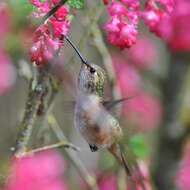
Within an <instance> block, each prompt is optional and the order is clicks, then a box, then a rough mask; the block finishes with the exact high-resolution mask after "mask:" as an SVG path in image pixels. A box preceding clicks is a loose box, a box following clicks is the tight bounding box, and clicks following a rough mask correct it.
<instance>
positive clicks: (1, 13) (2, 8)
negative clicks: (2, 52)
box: [0, 3, 11, 46]
mask: <svg viewBox="0 0 190 190" xmlns="http://www.w3.org/2000/svg"><path fill="white" fill-rule="evenodd" d="M0 18H1V19H0V24H1V27H0V38H1V39H0V46H2V45H3V44H2V43H3V39H4V37H5V36H6V35H7V33H8V32H9V31H10V25H11V23H10V22H11V21H10V16H9V12H8V9H7V7H6V5H5V4H4V3H0Z"/></svg>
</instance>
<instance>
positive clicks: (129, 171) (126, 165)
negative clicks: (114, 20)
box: [120, 149, 132, 176]
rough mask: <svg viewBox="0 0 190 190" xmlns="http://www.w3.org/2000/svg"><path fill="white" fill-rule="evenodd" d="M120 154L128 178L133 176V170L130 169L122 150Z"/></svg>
mask: <svg viewBox="0 0 190 190" xmlns="http://www.w3.org/2000/svg"><path fill="white" fill-rule="evenodd" d="M120 154H121V160H122V164H123V166H124V168H125V171H126V174H127V175H128V176H132V173H131V170H130V169H129V164H128V163H127V161H126V159H125V157H124V154H123V152H122V150H121V149H120Z"/></svg>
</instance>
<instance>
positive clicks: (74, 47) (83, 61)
mask: <svg viewBox="0 0 190 190" xmlns="http://www.w3.org/2000/svg"><path fill="white" fill-rule="evenodd" d="M64 37H65V39H66V40H67V42H68V43H69V44H70V45H71V46H72V48H73V49H74V50H75V52H76V53H77V54H78V56H79V58H80V60H81V62H82V63H83V64H85V65H86V66H88V67H91V66H90V64H89V62H88V61H87V59H85V58H84V57H83V56H82V54H81V52H80V51H79V49H78V48H77V47H76V46H75V45H74V43H73V42H72V41H71V40H70V39H69V37H68V36H64Z"/></svg>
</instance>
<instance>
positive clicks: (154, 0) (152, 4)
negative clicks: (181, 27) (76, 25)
mask: <svg viewBox="0 0 190 190" xmlns="http://www.w3.org/2000/svg"><path fill="white" fill-rule="evenodd" d="M142 2H143V1H142ZM140 3H141V1H140V0H120V1H115V0H112V1H106V3H105V4H106V5H107V6H108V13H109V15H110V17H111V18H110V19H109V21H108V22H107V23H106V24H105V30H106V32H107V35H108V41H109V42H110V43H111V44H113V45H115V46H118V47H120V48H122V49H123V48H129V47H131V46H132V45H133V44H135V42H136V36H137V33H138V30H137V28H138V22H139V18H142V19H143V20H144V22H145V24H146V25H147V26H148V27H149V28H150V31H152V32H154V33H156V34H157V35H160V33H159V25H160V23H161V22H162V21H164V20H165V19H167V18H168V17H169V16H170V14H171V13H172V11H173V8H174V0H146V2H145V6H144V8H141V6H140ZM116 28H117V30H115V29H116Z"/></svg>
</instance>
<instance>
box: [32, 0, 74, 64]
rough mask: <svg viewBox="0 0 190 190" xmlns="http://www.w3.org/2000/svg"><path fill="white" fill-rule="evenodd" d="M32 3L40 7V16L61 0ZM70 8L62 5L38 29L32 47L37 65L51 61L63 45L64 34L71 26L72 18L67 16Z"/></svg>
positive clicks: (33, 0)
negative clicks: (69, 18)
mask: <svg viewBox="0 0 190 190" xmlns="http://www.w3.org/2000/svg"><path fill="white" fill-rule="evenodd" d="M31 3H32V4H33V5H34V6H36V7H37V8H38V16H43V15H44V14H46V13H47V12H49V11H50V9H51V8H53V7H54V6H55V4H57V3H59V0H52V1H44V2H41V1H38V0H31ZM68 14H69V9H68V7H66V6H61V7H60V8H59V9H58V10H57V12H56V13H55V14H54V16H52V17H50V18H49V19H48V20H47V23H45V24H43V25H41V26H40V27H39V28H38V29H37V30H36V31H35V35H34V39H33V45H32V47H31V48H30V51H29V55H30V60H31V61H32V62H35V63H36V64H37V65H42V64H46V63H48V62H50V61H51V60H52V59H53V58H54V56H55V55H56V52H57V51H58V50H59V49H60V48H61V47H62V46H63V40H64V36H65V35H66V34H67V33H68V31H69V28H70V20H68V18H67V16H68Z"/></svg>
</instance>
